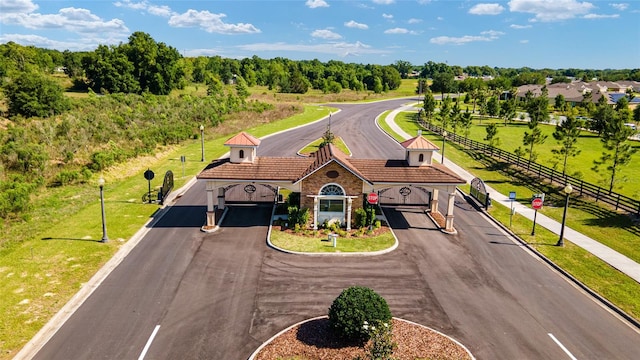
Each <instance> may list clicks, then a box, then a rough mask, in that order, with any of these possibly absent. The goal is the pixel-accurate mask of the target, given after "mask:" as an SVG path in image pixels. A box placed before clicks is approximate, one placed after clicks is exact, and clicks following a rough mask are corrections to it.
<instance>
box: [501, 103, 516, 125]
mask: <svg viewBox="0 0 640 360" xmlns="http://www.w3.org/2000/svg"><path fill="white" fill-rule="evenodd" d="M500 116H501V117H502V118H503V119H504V126H507V124H508V123H511V120H513V118H515V117H516V99H515V98H511V99H509V100H505V101H503V102H502V104H501V105H500Z"/></svg>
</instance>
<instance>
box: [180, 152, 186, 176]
mask: <svg viewBox="0 0 640 360" xmlns="http://www.w3.org/2000/svg"><path fill="white" fill-rule="evenodd" d="M180 162H181V163H182V177H184V163H185V162H187V157H186V156H184V155H182V156H180Z"/></svg>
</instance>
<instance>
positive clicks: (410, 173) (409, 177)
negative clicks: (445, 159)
mask: <svg viewBox="0 0 640 360" xmlns="http://www.w3.org/2000/svg"><path fill="white" fill-rule="evenodd" d="M351 163H352V164H353V166H355V167H356V168H358V170H360V171H361V172H362V174H363V175H364V176H365V178H366V179H368V180H369V181H370V182H372V183H381V182H382V183H397V182H403V183H415V184H465V183H466V180H464V179H463V178H461V177H460V176H458V175H457V174H456V173H454V172H453V171H451V170H450V169H449V168H447V167H446V166H444V165H440V164H432V165H429V166H407V162H406V161H405V160H378V159H374V160H372V159H352V160H351Z"/></svg>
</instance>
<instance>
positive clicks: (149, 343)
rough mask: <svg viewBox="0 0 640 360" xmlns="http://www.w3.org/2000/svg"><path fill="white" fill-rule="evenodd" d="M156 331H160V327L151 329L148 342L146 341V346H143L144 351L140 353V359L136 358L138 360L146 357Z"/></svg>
mask: <svg viewBox="0 0 640 360" xmlns="http://www.w3.org/2000/svg"><path fill="white" fill-rule="evenodd" d="M158 330H160V325H156V328H155V329H153V332H152V333H151V336H149V340H147V344H146V345H145V346H144V349H142V353H141V354H140V357H138V360H143V359H144V357H145V356H146V355H147V351H149V348H150V347H151V343H152V342H153V338H154V337H156V334H157V333H158Z"/></svg>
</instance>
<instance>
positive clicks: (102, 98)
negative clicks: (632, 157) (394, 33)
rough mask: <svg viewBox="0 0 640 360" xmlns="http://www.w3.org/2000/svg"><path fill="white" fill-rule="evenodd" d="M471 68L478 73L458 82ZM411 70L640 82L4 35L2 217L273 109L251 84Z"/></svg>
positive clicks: (514, 82) (142, 37)
mask: <svg viewBox="0 0 640 360" xmlns="http://www.w3.org/2000/svg"><path fill="white" fill-rule="evenodd" d="M462 74H466V75H468V76H470V77H469V78H468V79H467V80H465V81H453V78H454V77H455V76H457V75H462ZM61 77H62V78H64V79H66V80H64V81H61V80H60V78H61ZM407 77H416V78H418V79H419V80H418V81H417V82H418V83H419V84H420V85H419V89H416V91H423V90H427V89H426V88H427V85H426V84H427V82H426V79H431V80H430V84H431V85H430V86H431V89H430V90H432V91H434V92H439V91H442V92H445V91H446V92H457V91H460V92H469V93H474V92H475V90H476V89H479V88H483V87H484V86H486V87H488V88H490V89H493V90H508V89H511V88H512V87H515V86H519V85H523V84H544V82H545V81H546V79H548V78H553V79H554V81H564V80H563V79H566V78H567V77H573V78H578V79H593V78H598V79H601V80H612V81H615V80H635V81H640V69H633V70H632V69H621V70H612V69H605V70H581V69H558V70H552V69H538V70H535V69H530V68H520V69H505V68H495V67H494V68H492V67H489V66H486V65H485V66H467V67H460V66H449V65H447V64H443V63H434V62H432V61H428V62H426V63H425V64H423V65H413V64H410V63H408V62H406V61H401V60H398V61H396V62H395V63H394V64H390V65H373V64H367V65H363V64H355V63H344V62H341V61H329V62H327V63H322V62H320V61H318V60H305V61H293V60H289V59H284V58H274V59H261V58H259V57H257V56H253V57H251V58H245V59H241V60H238V59H225V58H222V57H219V56H213V57H205V56H200V57H195V58H185V57H183V56H181V55H180V53H179V52H178V51H177V50H176V49H175V48H173V47H171V46H168V45H166V44H164V43H158V42H156V41H155V40H154V39H153V38H152V37H151V36H150V35H148V34H146V33H142V32H136V33H133V34H132V35H131V36H130V37H129V41H128V42H127V43H121V44H118V45H111V46H106V45H100V46H98V48H97V49H95V50H94V51H90V52H70V51H63V52H60V51H57V50H50V49H42V48H35V47H32V46H21V45H19V44H16V43H13V42H9V43H5V44H0V88H1V89H2V94H1V95H0V218H4V219H11V218H16V217H17V218H19V216H20V214H21V213H22V212H23V211H24V210H26V209H28V208H29V204H30V194H31V193H32V192H33V190H34V189H36V188H38V187H41V186H65V185H68V184H73V183H77V182H84V181H87V180H89V179H91V177H92V176H93V174H94V173H95V172H99V171H102V170H103V169H105V168H107V167H109V166H111V165H113V164H115V163H119V162H123V161H125V160H127V159H129V158H132V157H135V156H139V155H142V154H150V153H153V152H154V151H156V149H157V147H158V146H162V145H170V144H179V143H180V142H182V141H184V140H186V139H189V138H194V137H197V136H199V134H198V132H197V131H196V129H197V128H198V126H199V125H200V124H204V125H206V126H207V128H210V127H215V126H216V125H218V124H220V123H222V122H223V121H224V120H225V118H226V117H227V116H228V115H229V114H233V113H238V112H247V111H248V112H254V113H256V114H257V113H262V112H265V111H269V110H271V109H272V108H273V106H274V105H273V104H270V103H266V102H261V101H257V100H250V89H251V88H252V87H254V86H263V87H266V88H268V89H269V90H272V91H276V92H280V93H293V94H305V93H307V92H309V91H310V90H314V91H320V92H322V93H335V94H338V93H341V92H343V91H354V92H371V93H383V92H387V91H390V90H394V89H397V88H398V87H399V86H400V84H401V81H402V79H403V78H407ZM482 77H485V78H484V79H483V78H482ZM480 82H481V83H482V84H479V83H480ZM191 84H199V86H201V87H203V88H206V95H203V96H195V95H185V94H182V95H178V96H173V95H170V94H173V93H174V92H175V91H176V90H180V89H184V88H185V87H187V86H189V85H191ZM420 86H424V88H421V87H420ZM73 93H76V94H77V93H79V94H82V96H69V95H70V94H73ZM476 95H478V96H480V94H476Z"/></svg>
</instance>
